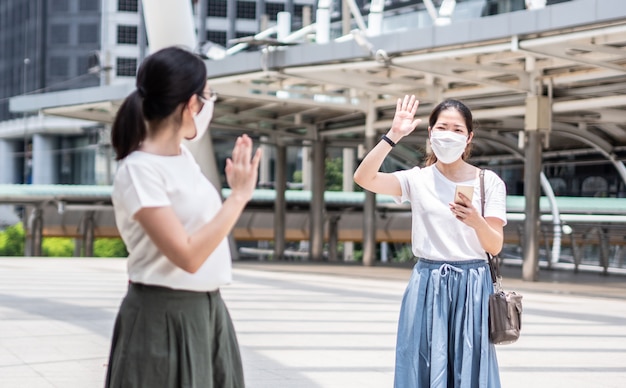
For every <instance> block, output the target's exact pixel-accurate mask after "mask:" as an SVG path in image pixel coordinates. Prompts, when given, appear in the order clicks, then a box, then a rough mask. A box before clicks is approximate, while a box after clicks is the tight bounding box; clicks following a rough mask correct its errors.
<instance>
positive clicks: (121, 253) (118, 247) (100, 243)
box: [93, 238, 128, 257]
mask: <svg viewBox="0 0 626 388" xmlns="http://www.w3.org/2000/svg"><path fill="white" fill-rule="evenodd" d="M93 255H94V256H95V257H126V256H128V251H127V250H126V245H124V241H122V239H121V238H97V239H96V241H95V242H94V245H93Z"/></svg>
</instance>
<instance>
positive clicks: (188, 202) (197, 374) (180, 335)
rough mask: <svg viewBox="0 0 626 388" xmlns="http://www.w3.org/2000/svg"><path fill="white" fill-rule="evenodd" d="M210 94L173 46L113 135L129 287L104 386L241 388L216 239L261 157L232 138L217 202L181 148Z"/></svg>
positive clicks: (223, 259) (143, 78) (201, 74)
mask: <svg viewBox="0 0 626 388" xmlns="http://www.w3.org/2000/svg"><path fill="white" fill-rule="evenodd" d="M216 97H217V96H216V94H215V93H214V92H213V91H212V90H211V88H210V87H209V85H207V73H206V68H205V64H204V62H203V61H202V60H200V59H199V58H198V57H197V56H195V55H193V54H192V53H190V52H188V51H186V50H183V49H180V48H174V47H170V48H165V49H162V50H160V51H158V52H156V53H154V54H152V55H150V56H148V57H147V58H146V59H145V61H144V62H143V63H142V65H141V67H140V68H139V71H138V73H137V89H136V90H135V91H133V92H132V93H131V94H130V95H129V96H128V97H127V98H126V99H125V100H124V103H123V104H122V106H121V107H120V109H119V111H118V113H117V116H116V118H115V122H114V124H113V128H112V133H111V137H112V144H113V147H114V148H115V151H116V155H117V160H118V161H119V166H118V170H117V173H116V176H115V181H114V184H113V194H112V199H113V205H114V209H115V219H116V223H117V227H118V229H119V231H120V234H121V236H122V239H123V240H124V242H125V244H126V247H127V249H128V252H129V255H128V277H129V286H128V292H127V294H126V297H125V298H124V300H123V301H122V304H121V307H120V310H119V313H118V316H117V319H116V321H115V327H114V332H113V339H112V345H111V352H110V356H109V364H108V370H107V376H106V386H107V387H116V388H117V387H125V388H126V387H146V388H155V387H159V388H180V387H189V388H239V387H244V378H243V369H242V365H241V356H240V354H239V345H238V343H237V338H236V335H235V331H234V328H233V324H232V321H231V319H230V316H229V314H228V310H227V309H226V306H225V305H224V301H223V300H222V298H221V296H220V291H219V287H220V286H222V285H224V284H227V283H229V282H230V281H231V280H232V275H231V258H230V248H229V244H228V240H227V236H228V234H229V233H230V231H231V229H232V228H233V226H234V225H235V222H236V221H237V219H238V217H239V216H240V215H241V212H242V211H243V209H244V206H245V205H246V203H247V202H248V201H249V200H250V198H251V196H252V193H253V192H254V188H255V186H256V181H257V174H258V165H259V161H260V158H261V152H260V150H257V151H256V152H255V153H254V155H253V152H252V148H253V145H252V141H251V139H250V138H249V137H248V136H246V135H243V136H241V137H239V138H238V139H237V141H236V143H235V147H234V148H233V152H232V158H229V159H228V160H227V161H226V179H227V181H228V184H229V185H230V187H231V189H232V192H231V194H230V196H229V197H228V199H226V200H225V201H224V202H223V203H222V201H221V197H220V195H219V192H218V191H217V189H216V188H215V187H214V186H212V185H211V183H209V181H208V180H207V179H206V178H205V177H204V175H203V174H202V172H201V171H200V168H199V166H198V164H197V163H196V162H195V160H194V158H193V156H192V154H191V153H190V152H189V150H188V149H187V148H186V147H185V146H184V144H182V140H183V139H187V140H190V141H195V140H198V139H200V138H201V137H202V136H203V135H204V133H205V132H206V130H207V127H208V125H209V122H210V121H211V117H212V115H213V105H214V103H215V100H216Z"/></svg>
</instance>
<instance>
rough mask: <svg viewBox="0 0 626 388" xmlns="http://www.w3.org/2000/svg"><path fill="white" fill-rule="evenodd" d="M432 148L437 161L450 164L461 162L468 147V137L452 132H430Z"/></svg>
mask: <svg viewBox="0 0 626 388" xmlns="http://www.w3.org/2000/svg"><path fill="white" fill-rule="evenodd" d="M430 147H431V148H432V150H433V152H434V153H435V156H436V157H437V160H439V161H440V162H442V163H445V164H450V163H453V162H456V161H457V160H459V158H460V157H461V155H463V152H464V151H465V147H467V136H465V135H461V134H458V133H454V132H451V131H437V130H432V131H430Z"/></svg>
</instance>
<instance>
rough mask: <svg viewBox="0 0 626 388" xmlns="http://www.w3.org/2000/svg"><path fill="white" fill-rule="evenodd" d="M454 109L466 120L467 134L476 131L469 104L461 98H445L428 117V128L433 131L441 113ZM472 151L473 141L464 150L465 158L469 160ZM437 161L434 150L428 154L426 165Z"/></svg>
mask: <svg viewBox="0 0 626 388" xmlns="http://www.w3.org/2000/svg"><path fill="white" fill-rule="evenodd" d="M448 109H454V110H456V111H457V112H459V113H460V114H461V116H463V120H464V121H465V127H466V128H467V134H468V136H469V134H471V133H472V132H473V131H474V119H473V117H472V111H471V110H470V109H469V108H468V107H467V105H465V104H463V103H462V102H461V101H459V100H452V99H449V100H444V101H442V102H440V103H439V105H437V106H436V107H435V108H434V109H433V110H432V112H430V116H429V117H428V128H430V130H431V131H432V128H433V127H434V126H435V124H437V120H439V115H440V114H441V112H443V111H444V110H448ZM471 151H472V143H470V144H468V145H467V147H465V151H464V152H463V155H462V157H463V160H467V159H468V158H469V157H470V154H471ZM436 162H437V157H436V156H435V153H434V152H430V153H429V154H428V155H427V156H426V162H425V163H426V165H427V166H430V165H431V164H435V163H436Z"/></svg>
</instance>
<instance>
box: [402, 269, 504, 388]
mask: <svg viewBox="0 0 626 388" xmlns="http://www.w3.org/2000/svg"><path fill="white" fill-rule="evenodd" d="M491 293H493V284H492V282H491V275H490V272H489V266H488V265H487V262H486V261H485V260H469V261H467V260H466V261H433V260H427V259H419V261H418V262H417V263H416V264H415V267H414V268H413V273H412V275H411V279H410V280H409V284H408V286H407V288H406V291H405V293H404V297H403V299H402V307H401V310H400V319H399V323H398V339H397V345H396V368H395V380H394V386H395V387H396V388H427V387H428V388H451V387H454V388H461V387H463V388H466V387H467V388H470V387H471V388H474V387H475V388H500V376H499V371H498V361H497V358H496V351H495V347H494V345H493V344H492V343H491V342H489V331H488V321H487V319H488V312H489V295H490V294H491Z"/></svg>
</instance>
